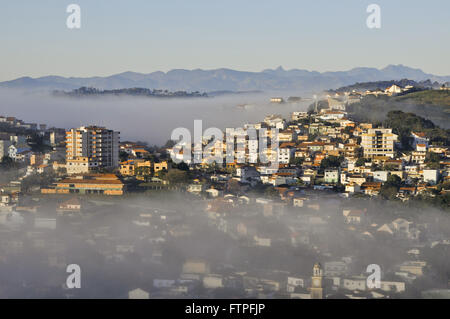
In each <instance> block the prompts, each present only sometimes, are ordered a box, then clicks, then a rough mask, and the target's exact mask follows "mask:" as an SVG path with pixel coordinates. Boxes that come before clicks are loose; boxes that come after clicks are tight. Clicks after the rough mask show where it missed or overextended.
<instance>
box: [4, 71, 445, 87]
mask: <svg viewBox="0 0 450 319" xmlns="http://www.w3.org/2000/svg"><path fill="white" fill-rule="evenodd" d="M401 79H409V80H414V81H425V80H428V79H429V80H431V81H433V82H434V81H437V82H440V83H445V82H449V81H450V76H436V75H433V74H427V73H425V72H423V71H422V70H420V69H414V68H410V67H407V66H404V65H389V66H387V67H385V68H383V69H376V68H368V67H359V68H354V69H351V70H349V71H337V72H322V73H320V72H317V71H308V70H300V69H292V70H285V69H283V68H282V67H278V68H277V69H267V70H264V71H262V72H246V71H236V70H232V69H223V68H222V69H215V70H202V69H195V70H183V69H175V70H171V71H168V72H166V73H165V72H161V71H157V72H152V73H149V74H144V73H137V72H124V73H119V74H115V75H111V76H106V77H98V76H95V77H88V78H79V77H69V78H67V77H61V76H44V77H39V78H31V77H22V78H18V79H15V80H12V81H6V82H0V88H1V87H3V88H20V89H29V90H35V89H38V90H73V89H76V88H79V87H95V88H97V89H103V90H113V89H123V88H147V89H162V90H170V91H179V90H182V91H189V92H195V91H200V92H211V91H286V90H301V91H312V90H314V91H317V90H325V89H335V88H339V87H342V86H346V85H350V84H354V83H356V82H372V81H389V80H401Z"/></svg>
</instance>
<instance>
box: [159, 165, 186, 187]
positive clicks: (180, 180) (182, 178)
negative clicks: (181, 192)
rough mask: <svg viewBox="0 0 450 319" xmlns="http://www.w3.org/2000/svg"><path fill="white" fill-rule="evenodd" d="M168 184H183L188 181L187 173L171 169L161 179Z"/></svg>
mask: <svg viewBox="0 0 450 319" xmlns="http://www.w3.org/2000/svg"><path fill="white" fill-rule="evenodd" d="M163 178H165V179H166V180H167V181H168V182H169V183H170V184H184V183H187V181H188V180H189V177H188V173H187V172H186V171H182V170H179V169H171V170H169V171H168V172H167V174H165V176H164V177H163Z"/></svg>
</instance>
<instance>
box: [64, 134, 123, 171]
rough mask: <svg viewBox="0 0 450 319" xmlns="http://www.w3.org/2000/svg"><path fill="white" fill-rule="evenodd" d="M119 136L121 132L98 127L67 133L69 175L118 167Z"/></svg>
mask: <svg viewBox="0 0 450 319" xmlns="http://www.w3.org/2000/svg"><path fill="white" fill-rule="evenodd" d="M119 135H120V133H119V132H115V131H113V130H108V129H106V128H104V127H97V126H87V127H85V126H83V127H80V128H77V129H71V130H70V131H67V132H66V162H67V165H66V167H67V173H69V174H77V173H87V172H89V171H90V170H92V169H96V168H116V167H118V166H119V139H120V137H119Z"/></svg>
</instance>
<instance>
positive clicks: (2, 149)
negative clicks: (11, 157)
mask: <svg viewBox="0 0 450 319" xmlns="http://www.w3.org/2000/svg"><path fill="white" fill-rule="evenodd" d="M10 146H11V142H10V141H7V140H0V161H1V160H2V159H3V157H4V156H8V153H9V147H10Z"/></svg>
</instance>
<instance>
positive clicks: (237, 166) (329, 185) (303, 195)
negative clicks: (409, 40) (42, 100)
mask: <svg viewBox="0 0 450 319" xmlns="http://www.w3.org/2000/svg"><path fill="white" fill-rule="evenodd" d="M411 89H413V88H411V87H405V88H402V87H399V86H397V85H393V86H391V87H389V88H386V90H384V91H379V92H378V91H377V92H356V91H355V92H346V93H344V94H340V93H336V94H329V95H328V96H326V97H325V98H324V99H323V100H321V101H316V102H315V103H313V104H312V105H311V108H310V110H299V111H294V112H292V113H291V114H290V117H289V118H284V117H283V116H281V115H278V114H269V115H267V116H265V118H264V120H263V121H261V122H257V123H243V124H242V127H239V128H233V129H234V130H240V131H242V132H246V131H247V130H249V129H254V130H256V131H259V130H262V129H267V130H268V129H272V128H273V129H276V130H278V145H279V146H278V148H277V149H276V150H275V151H274V149H273V148H268V149H266V150H265V152H267V154H265V155H267V157H268V158H270V159H271V163H273V162H276V163H278V165H277V168H273V167H271V166H270V165H269V164H263V163H260V162H258V160H257V159H255V158H252V154H255V153H257V152H258V145H259V143H258V141H255V140H251V139H249V138H248V137H247V138H242V139H239V138H237V142H236V144H237V146H238V147H239V144H240V146H242V149H243V150H244V152H243V153H242V154H240V156H241V159H242V160H241V161H239V160H238V159H237V158H236V160H235V161H234V162H231V163H229V162H227V163H225V162H222V163H210V162H209V161H208V159H209V157H208V156H205V157H204V158H203V161H200V163H197V162H194V161H177V160H176V159H177V158H178V159H180V160H183V159H185V158H186V157H185V155H186V154H182V153H179V152H178V153H177V150H176V147H175V145H176V142H177V141H168V142H167V144H166V145H164V146H160V147H158V146H149V145H148V144H147V143H145V142H140V141H121V140H120V133H119V132H117V131H115V130H114V128H105V127H100V126H92V125H91V126H83V127H78V128H70V129H67V128H48V127H47V126H46V125H44V124H42V125H38V124H29V123H25V122H24V121H22V120H20V119H17V118H15V117H10V116H9V115H5V116H0V158H1V159H2V160H1V164H0V166H1V168H0V169H1V177H0V192H1V194H0V195H1V201H0V264H1V265H3V267H5V268H4V269H10V273H11V274H13V275H11V276H10V278H6V277H5V278H2V279H1V280H2V282H4V283H5V285H2V287H0V296H7V295H8V296H11V295H12V296H14V294H17V295H21V296H24V291H25V290H26V293H25V295H26V296H30V297H33V296H38V295H40V296H42V295H45V296H49V297H95V296H97V295H102V296H106V297H113V298H114V297H118V298H121V297H123V298H180V297H181V298H192V297H198V296H200V297H205V298H220V297H224V298H228V297H242V298H243V297H246V298H247V297H255V298H301V299H311V298H312V299H321V298H354V299H362V298H399V297H413V298H416V297H418V298H426V297H427V296H436V295H447V296H448V294H449V291H450V290H449V289H450V274H449V273H448V269H449V268H448V267H449V261H448V256H449V255H450V254H449V248H450V227H448V226H449V215H448V210H449V207H450V205H449V197H450V149H449V145H448V144H447V142H446V141H448V137H447V140H446V141H445V140H443V139H442V138H438V137H439V136H437V135H436V133H435V131H431V130H429V129H423V130H421V129H420V128H419V127H415V128H413V129H409V130H407V129H402V130H399V128H398V127H397V126H395V127H390V126H388V125H385V124H388V123H389V122H387V123H369V122H359V121H357V120H356V119H354V118H353V117H352V116H351V114H350V113H349V112H348V107H349V106H350V105H352V104H353V103H358V102H359V101H360V100H361V99H364V98H365V96H366V95H380V94H383V95H388V96H395V95H396V94H401V93H404V92H407V91H408V90H411ZM282 100H283V99H282V98H273V99H272V100H271V103H280V102H281V101H282ZM291 100H292V99H291ZM389 116H390V118H389V119H390V121H391V122H390V123H397V122H395V121H394V120H395V118H394V117H395V116H397V117H405V116H409V117H413V115H411V114H408V115H407V114H406V113H402V112H400V111H397V113H395V112H394V113H390V115H389ZM393 126H394V125H393ZM267 132H270V131H267ZM269 137H270V136H269ZM209 142H210V140H209V139H208V138H204V139H203V140H202V149H204V148H205V147H206V146H207V145H208V143H209ZM214 146H215V147H216V149H222V150H223V151H224V152H225V153H226V152H227V151H229V149H228V148H227V143H226V141H225V140H224V141H221V140H219V141H216V142H215V145H214ZM194 148H195V147H193V148H192V149H194ZM235 153H237V152H235V151H234V149H233V155H236V157H237V156H239V155H238V154H235ZM227 154H228V153H227ZM192 155H194V156H195V154H192ZM206 238H208V239H206ZM385 247H388V249H385ZM81 251H83V253H81ZM86 251H87V252H88V253H86ZM30 256H33V257H30ZM77 256H78V259H82V260H77ZM30 258H33V263H36V264H39V267H38V268H39V269H37V270H36V272H37V273H39V274H46V276H34V277H33V278H31V277H30V276H24V277H23V279H22V282H23V287H16V286H14V287H11V286H10V285H8V283H10V282H13V279H12V278H14V277H15V276H20V275H23V273H21V271H24V270H23V269H22V270H21V269H20V267H19V268H17V269H15V267H14V264H15V262H17V261H27V260H30ZM75 261H76V263H77V264H80V266H81V267H82V268H83V267H84V268H85V269H87V270H86V273H88V274H89V279H86V285H88V286H90V287H96V288H95V289H94V288H92V289H91V290H90V292H89V293H90V294H92V295H89V296H86V295H83V290H80V291H72V290H67V289H64V288H61V287H62V285H63V283H64V282H65V279H64V278H65V275H66V273H65V267H66V266H67V264H69V263H72V262H75ZM370 264H378V265H380V267H381V269H382V278H381V283H380V285H379V287H376V288H373V287H369V286H368V284H367V276H368V273H367V266H368V265H370ZM43 265H45V266H43ZM99 265H103V266H102V267H103V268H100V266H99ZM121 268H122V269H133V273H132V274H130V277H129V278H128V277H127V278H125V277H126V276H124V275H123V274H122V275H118V274H119V273H120V270H119V269H121ZM101 269H107V270H105V271H104V272H103V273H102V270H101ZM150 270H151V271H150ZM99 273H102V274H101V275H99ZM5 274H7V272H2V276H5ZM94 274H95V275H94ZM94 277H95V278H94ZM42 278H46V280H45V282H41V280H42ZM48 278H52V279H51V280H47V279H48ZM89 280H91V282H89ZM106 282H107V283H106ZM24 287H26V289H25V288H24ZM7 293H8V294H7ZM96 294H97V295H96Z"/></svg>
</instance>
